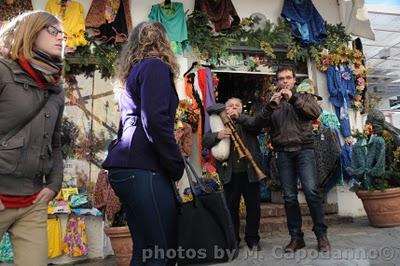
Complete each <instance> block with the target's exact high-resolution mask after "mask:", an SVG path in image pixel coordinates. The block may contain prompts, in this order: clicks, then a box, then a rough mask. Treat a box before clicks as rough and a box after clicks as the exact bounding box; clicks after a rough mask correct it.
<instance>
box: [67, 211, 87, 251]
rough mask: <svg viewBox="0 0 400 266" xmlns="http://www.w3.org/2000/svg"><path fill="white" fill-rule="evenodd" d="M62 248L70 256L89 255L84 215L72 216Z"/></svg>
mask: <svg viewBox="0 0 400 266" xmlns="http://www.w3.org/2000/svg"><path fill="white" fill-rule="evenodd" d="M62 249H63V251H64V253H65V254H67V255H68V256H70V257H80V256H86V255H88V239H87V235H86V225H85V218H84V217H76V216H70V218H69V220H68V222H67V228H66V231H65V236H64V243H63V248H62Z"/></svg>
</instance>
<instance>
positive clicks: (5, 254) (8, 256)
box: [0, 232, 14, 263]
mask: <svg viewBox="0 0 400 266" xmlns="http://www.w3.org/2000/svg"><path fill="white" fill-rule="evenodd" d="M1 261H2V262H6V263H12V262H13V261H14V253H13V249H12V244H11V240H10V234H9V233H8V232H5V233H4V235H3V239H2V240H1V241H0V262H1Z"/></svg>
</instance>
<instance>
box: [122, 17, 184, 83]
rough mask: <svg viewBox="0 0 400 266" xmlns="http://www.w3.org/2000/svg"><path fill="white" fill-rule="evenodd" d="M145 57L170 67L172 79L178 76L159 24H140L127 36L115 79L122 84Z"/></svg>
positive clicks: (173, 57)
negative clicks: (157, 59)
mask: <svg viewBox="0 0 400 266" xmlns="http://www.w3.org/2000/svg"><path fill="white" fill-rule="evenodd" d="M147 57H158V58H160V59H161V60H162V61H164V62H165V63H166V64H168V65H169V66H170V69H171V72H172V74H173V75H174V77H175V78H176V77H178V75H179V65H178V63H177V61H176V58H175V55H174V53H173V52H172V50H171V46H170V43H169V40H168V37H167V34H166V32H165V29H164V27H163V26H162V24H161V23H159V22H141V23H139V24H138V25H137V26H136V27H135V28H134V29H133V30H132V32H131V33H130V34H129V38H128V42H127V43H126V44H125V46H124V48H123V49H122V51H121V54H120V56H119V59H118V60H117V64H116V71H115V73H116V77H117V79H119V81H120V82H121V83H122V84H124V83H125V82H126V80H127V78H128V75H129V71H130V70H131V68H132V67H133V66H135V65H136V64H137V63H139V62H140V61H141V60H143V59H144V58H147Z"/></svg>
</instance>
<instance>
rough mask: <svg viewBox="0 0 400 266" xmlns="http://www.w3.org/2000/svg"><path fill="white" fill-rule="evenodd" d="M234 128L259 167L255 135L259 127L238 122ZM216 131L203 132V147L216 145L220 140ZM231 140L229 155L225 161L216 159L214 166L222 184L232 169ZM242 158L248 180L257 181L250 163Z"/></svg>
mask: <svg viewBox="0 0 400 266" xmlns="http://www.w3.org/2000/svg"><path fill="white" fill-rule="evenodd" d="M241 117H248V116H246V115H244V114H242V115H241ZM236 130H237V131H238V133H239V135H240V137H241V139H242V140H243V142H244V143H245V145H246V146H247V148H248V149H249V151H250V153H251V155H252V156H253V158H254V160H255V161H256V163H257V165H258V166H259V167H260V169H261V165H262V156H261V151H260V144H259V143H258V140H257V135H258V134H259V133H260V128H258V127H246V128H245V127H243V126H241V125H239V124H236ZM217 136H218V133H212V132H211V131H209V132H207V133H206V134H204V137H203V145H204V147H205V148H208V149H211V148H212V147H213V146H215V145H217V144H218V142H219V141H220V140H219V139H218V137H217ZM232 146H233V145H232V141H231V149H230V152H229V157H228V160H226V161H225V162H220V161H218V160H216V166H217V171H218V174H219V177H220V179H221V181H222V183H223V184H227V183H229V182H230V181H231V178H232V169H233V157H234V156H232V154H233V152H236V151H234V150H233V147H232ZM242 160H245V161H246V168H247V176H248V179H249V182H257V181H259V180H258V178H257V176H256V174H255V171H254V169H253V167H252V166H251V165H250V163H248V162H247V160H246V159H245V158H243V159H242Z"/></svg>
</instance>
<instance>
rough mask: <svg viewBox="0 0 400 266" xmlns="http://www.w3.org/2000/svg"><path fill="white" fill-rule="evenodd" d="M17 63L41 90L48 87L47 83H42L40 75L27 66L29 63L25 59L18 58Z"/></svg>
mask: <svg viewBox="0 0 400 266" xmlns="http://www.w3.org/2000/svg"><path fill="white" fill-rule="evenodd" d="M18 63H19V65H20V66H21V67H22V69H23V70H25V71H26V72H27V73H28V74H29V76H31V77H32V79H33V80H34V81H35V82H36V84H37V85H38V86H39V87H40V88H41V89H45V88H47V87H48V86H49V85H48V84H47V83H45V82H43V77H42V76H41V74H40V73H38V72H37V71H36V70H34V69H33V68H32V66H31V65H30V64H29V61H28V60H27V59H26V58H25V57H20V58H18Z"/></svg>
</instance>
